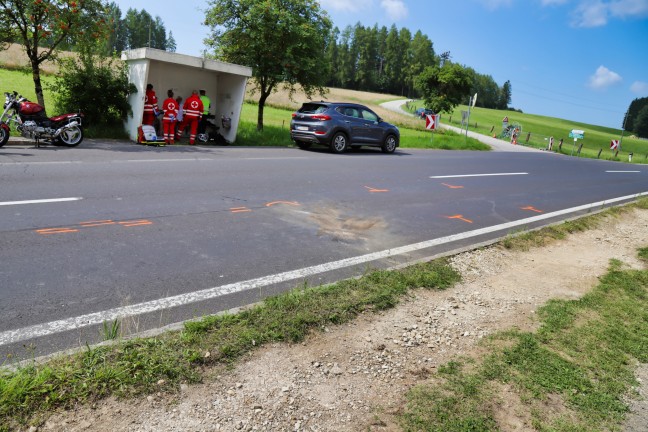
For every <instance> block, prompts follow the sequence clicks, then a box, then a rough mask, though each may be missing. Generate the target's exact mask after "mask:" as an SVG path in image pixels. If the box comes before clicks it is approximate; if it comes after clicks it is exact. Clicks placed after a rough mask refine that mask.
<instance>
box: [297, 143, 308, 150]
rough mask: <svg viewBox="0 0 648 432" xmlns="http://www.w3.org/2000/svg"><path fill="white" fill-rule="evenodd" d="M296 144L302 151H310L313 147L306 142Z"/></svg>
mask: <svg viewBox="0 0 648 432" xmlns="http://www.w3.org/2000/svg"><path fill="white" fill-rule="evenodd" d="M295 144H296V145H297V147H299V148H300V149H302V150H308V149H309V148H310V147H311V143H309V142H304V141H295Z"/></svg>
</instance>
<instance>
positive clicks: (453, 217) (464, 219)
mask: <svg viewBox="0 0 648 432" xmlns="http://www.w3.org/2000/svg"><path fill="white" fill-rule="evenodd" d="M446 218H448V219H459V220H461V221H464V222H467V223H473V221H471V220H470V219H466V218H465V217H463V215H454V216H446Z"/></svg>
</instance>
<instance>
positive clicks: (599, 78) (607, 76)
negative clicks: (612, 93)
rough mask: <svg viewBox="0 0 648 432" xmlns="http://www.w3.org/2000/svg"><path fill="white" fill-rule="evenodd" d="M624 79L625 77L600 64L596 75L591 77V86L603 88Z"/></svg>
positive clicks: (597, 88) (598, 88)
mask: <svg viewBox="0 0 648 432" xmlns="http://www.w3.org/2000/svg"><path fill="white" fill-rule="evenodd" d="M622 80H623V78H621V75H619V74H618V73H616V72H612V71H611V70H610V69H608V68H606V67H605V66H599V67H598V69H596V72H595V73H594V75H592V76H591V77H590V79H589V86H590V87H591V88H593V89H595V90H602V89H605V88H607V87H609V86H611V85H613V84H616V83H618V82H621V81H622Z"/></svg>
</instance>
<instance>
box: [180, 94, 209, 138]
mask: <svg viewBox="0 0 648 432" xmlns="http://www.w3.org/2000/svg"><path fill="white" fill-rule="evenodd" d="M182 109H183V110H184V113H183V120H182V124H181V125H180V128H179V129H178V134H177V135H176V140H179V139H180V135H182V133H183V132H184V130H185V129H186V128H187V126H189V127H190V129H189V144H190V145H194V144H195V143H196V132H197V130H198V123H199V122H200V119H201V118H202V115H203V110H204V108H203V104H202V101H201V100H200V97H198V90H194V91H193V92H191V96H189V97H188V98H187V100H186V101H185V103H184V104H183V105H182Z"/></svg>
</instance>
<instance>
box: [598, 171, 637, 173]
mask: <svg viewBox="0 0 648 432" xmlns="http://www.w3.org/2000/svg"><path fill="white" fill-rule="evenodd" d="M605 172H606V173H640V172H641V171H605Z"/></svg>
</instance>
